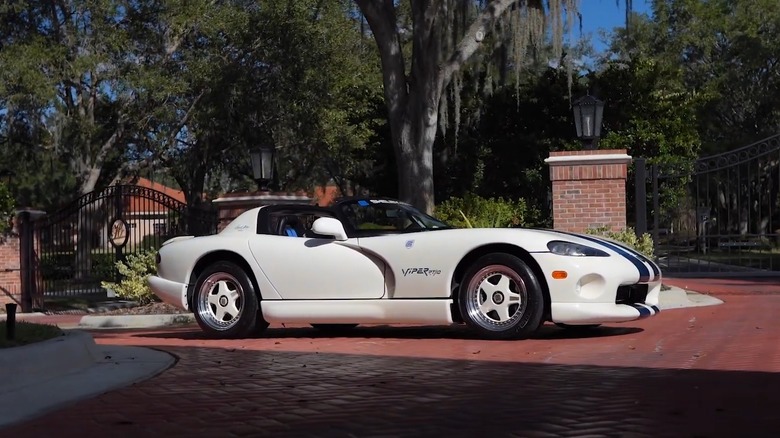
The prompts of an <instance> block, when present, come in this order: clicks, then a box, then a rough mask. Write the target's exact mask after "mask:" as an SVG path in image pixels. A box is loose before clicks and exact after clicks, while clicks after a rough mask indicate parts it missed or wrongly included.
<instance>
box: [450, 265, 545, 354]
mask: <svg viewBox="0 0 780 438" xmlns="http://www.w3.org/2000/svg"><path fill="white" fill-rule="evenodd" d="M458 298H459V300H458V305H459V307H460V313H461V315H462V316H463V320H464V321H465V322H466V324H467V325H468V326H469V327H471V328H472V329H474V330H476V331H477V332H478V333H479V334H480V336H482V337H484V338H487V339H522V338H527V337H528V336H530V335H532V334H533V333H534V332H535V331H536V330H537V329H538V328H539V326H540V325H541V324H542V317H543V315H544V295H543V292H542V287H541V285H540V284H539V280H538V279H537V278H536V275H534V273H533V271H532V270H531V268H530V267H529V266H528V265H527V264H526V263H525V262H524V261H523V260H521V259H520V258H518V257H515V256H513V255H510V254H504V253H493V254H488V255H485V256H483V257H481V258H479V259H478V260H477V261H476V262H475V263H474V264H473V265H472V266H471V267H470V268H469V270H468V271H467V272H466V274H465V275H464V276H463V281H462V282H461V286H460V291H459V296H458Z"/></svg>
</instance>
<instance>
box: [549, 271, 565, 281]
mask: <svg viewBox="0 0 780 438" xmlns="http://www.w3.org/2000/svg"><path fill="white" fill-rule="evenodd" d="M568 276H569V274H568V273H567V272H566V271H552V278H554V279H556V280H563V279H565V278H566V277H568Z"/></svg>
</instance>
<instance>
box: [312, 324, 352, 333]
mask: <svg viewBox="0 0 780 438" xmlns="http://www.w3.org/2000/svg"><path fill="white" fill-rule="evenodd" d="M311 326H312V327H314V328H316V329H317V330H323V331H329V332H336V331H341V330H350V329H353V328H355V327H357V326H358V325H357V324H311Z"/></svg>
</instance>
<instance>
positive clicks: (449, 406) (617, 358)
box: [0, 283, 780, 438]
mask: <svg viewBox="0 0 780 438" xmlns="http://www.w3.org/2000/svg"><path fill="white" fill-rule="evenodd" d="M678 285H680V284H679V283H678ZM689 287H690V288H691V289H693V290H697V289H696V288H694V287H692V286H689ZM773 287H775V286H773V285H771V284H770V285H769V286H766V287H763V288H760V290H759V289H756V290H754V291H751V290H748V289H739V288H735V287H733V285H732V288H731V289H729V291H731V292H732V293H725V294H724V296H719V297H720V298H721V299H723V300H724V301H725V304H723V305H720V306H713V307H700V308H687V309H678V310H670V311H666V312H663V313H662V314H661V315H659V316H657V317H655V318H651V319H649V320H644V321H639V322H635V323H627V324H615V325H611V326H608V327H602V328H599V329H596V330H594V331H593V332H592V333H589V334H585V335H571V334H567V333H565V332H564V331H562V330H560V329H557V328H555V327H552V326H550V327H545V328H544V329H543V330H542V331H541V332H540V334H539V336H538V337H537V338H535V339H531V340H527V341H514V342H504V341H500V342H499V341H494V342H489V341H482V340H477V339H473V338H471V337H470V335H469V333H468V332H467V331H466V330H464V329H462V328H457V327H456V328H435V327H393V328H388V327H366V328H358V329H356V330H354V331H353V332H350V333H349V334H348V335H346V336H342V337H329V336H325V335H322V334H319V333H318V332H316V331H314V330H313V329H309V328H286V329H282V328H277V329H272V330H269V331H268V332H267V333H266V334H265V335H264V336H263V337H262V338H257V339H249V340H242V341H214V340H208V339H205V338H203V337H202V336H201V335H200V333H199V331H198V330H197V329H195V328H192V327H187V328H179V329H168V330H157V331H145V332H140V331H133V332H102V331H101V332H95V337H96V339H97V340H98V342H100V343H111V344H127V345H143V346H151V347H155V348H160V349H163V350H166V351H169V352H171V353H173V354H175V355H176V356H178V357H179V362H178V363H177V365H176V366H174V367H173V368H172V369H170V370H168V371H166V372H164V373H162V374H161V375H160V376H158V377H155V378H153V379H151V380H148V381H146V382H143V383H140V384H137V385H135V386H132V387H128V388H125V389H121V390H117V391H114V392H111V393H108V394H104V395H102V396H100V397H97V398H94V399H91V400H87V401H83V402H80V403H77V404H75V405H73V406H71V407H67V408H65V409H62V410H59V411H56V412H53V413H50V414H48V415H46V416H44V417H43V418H40V419H37V420H33V421H29V422H27V423H24V424H19V425H16V426H14V427H11V428H8V429H4V430H0V436H8V437H36V436H52V437H69V436H78V437H92V436H110V437H112V438H116V437H123V436H133V437H145V436H166V437H167V436H190V437H192V436H212V437H223V436H225V437H227V436H273V437H276V436H296V437H297V436H326V437H329V436H333V437H339V436H341V437H350V436H359V437H364V436H365V437H400V436H497V437H499V436H529V437H530V436H621V437H622V436H680V437H716V436H751V437H753V436H767V437H769V436H772V437H775V436H780V373H778V371H780V287H776V289H772V288H773ZM701 289H702V286H701V285H699V290H701ZM734 290H741V291H742V292H740V293H733V292H734Z"/></svg>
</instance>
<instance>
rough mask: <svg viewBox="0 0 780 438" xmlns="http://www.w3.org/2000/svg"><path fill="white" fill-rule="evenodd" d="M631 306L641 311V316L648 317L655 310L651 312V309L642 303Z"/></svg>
mask: <svg viewBox="0 0 780 438" xmlns="http://www.w3.org/2000/svg"><path fill="white" fill-rule="evenodd" d="M629 306H631V307H633V308H634V309H636V310H638V311H639V317H640V318H647V317H648V316H652V315H653V312H651V311H650V309H648V308H647V307H645V306H642V305H640V304H629Z"/></svg>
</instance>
